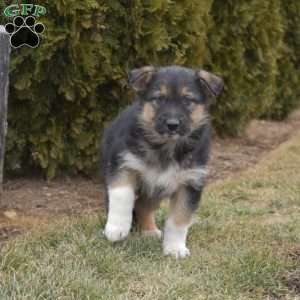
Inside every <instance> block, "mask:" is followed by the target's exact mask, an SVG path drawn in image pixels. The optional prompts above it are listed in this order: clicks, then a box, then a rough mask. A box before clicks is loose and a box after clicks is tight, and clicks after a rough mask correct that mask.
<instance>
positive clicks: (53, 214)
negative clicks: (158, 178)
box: [0, 111, 300, 244]
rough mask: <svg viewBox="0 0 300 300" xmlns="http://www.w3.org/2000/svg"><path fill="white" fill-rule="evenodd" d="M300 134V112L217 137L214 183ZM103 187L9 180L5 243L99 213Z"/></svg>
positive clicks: (1, 209) (1, 203)
mask: <svg viewBox="0 0 300 300" xmlns="http://www.w3.org/2000/svg"><path fill="white" fill-rule="evenodd" d="M297 133H300V111H298V112H296V113H294V114H293V115H291V116H290V118H288V119H287V120H286V121H284V122H272V121H258V120H255V121H253V122H251V123H250V125H249V127H248V129H247V130H246V134H245V135H244V136H242V137H238V138H225V139H220V138H215V139H214V144H213V149H212V155H211V161H210V165H209V169H210V175H209V183H211V182H213V181H216V180H221V179H224V178H226V177H228V176H232V175H234V174H236V173H237V172H239V171H241V170H244V169H247V168H249V167H250V166H253V165H254V164H256V163H258V162H259V161H260V160H261V159H262V158H263V157H264V156H265V155H266V154H267V153H268V152H269V151H271V150H273V149H274V148H276V147H277V146H278V145H279V144H281V143H283V142H285V141H287V140H288V139H289V138H290V137H291V136H292V135H295V134H297ZM102 204H103V186H102V184H101V183H100V182H96V181H95V180H87V179H83V178H72V179H71V178H60V179H57V180H54V181H52V182H50V183H49V182H46V181H44V180H42V179H28V178H21V179H14V180H6V182H5V184H4V192H3V194H2V197H1V199H0V244H1V241H5V240H7V239H8V238H9V237H13V236H16V235H18V234H20V233H23V232H25V231H27V230H28V229H30V228H32V227H35V226H39V225H38V224H40V223H41V222H51V220H53V219H57V218H59V217H62V216H74V215H75V216H76V215H81V214H84V215H86V214H94V213H99V212H100V211H101V209H102V207H103V205H102Z"/></svg>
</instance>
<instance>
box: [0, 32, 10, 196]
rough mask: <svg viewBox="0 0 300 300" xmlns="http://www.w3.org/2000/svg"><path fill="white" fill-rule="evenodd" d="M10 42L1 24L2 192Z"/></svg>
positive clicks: (0, 112)
mask: <svg viewBox="0 0 300 300" xmlns="http://www.w3.org/2000/svg"><path fill="white" fill-rule="evenodd" d="M9 55H10V43H9V35H8V34H7V33H6V32H5V29H4V27H3V26H0V194H1V192H2V183H3V166H4V153H5V135H6V130H7V96H8V73H9Z"/></svg>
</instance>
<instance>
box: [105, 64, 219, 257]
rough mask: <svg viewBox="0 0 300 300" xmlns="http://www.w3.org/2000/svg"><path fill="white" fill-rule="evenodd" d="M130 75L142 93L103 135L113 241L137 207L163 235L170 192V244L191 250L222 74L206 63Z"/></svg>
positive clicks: (146, 228)
mask: <svg viewBox="0 0 300 300" xmlns="http://www.w3.org/2000/svg"><path fill="white" fill-rule="evenodd" d="M129 82H130V84H131V86H132V87H133V88H134V90H135V91H136V100H135V102H134V103H133V104H132V105H130V106H129V107H128V108H127V109H126V110H125V111H123V112H121V114H120V115H119V116H118V117H117V118H116V119H115V120H114V121H113V122H112V124H111V125H110V126H109V127H108V128H107V129H106V130H105V131H104V134H103V139H102V167H103V173H104V178H105V186H106V194H107V202H108V203H107V206H108V207H107V208H108V216H107V223H106V226H105V229H104V234H105V236H106V237H107V239H108V240H110V241H112V242H115V241H119V240H123V239H125V238H126V237H127V235H128V233H129V231H130V229H131V225H132V218H133V212H134V213H135V216H136V220H137V224H138V226H139V227H140V230H141V231H142V232H143V233H145V234H147V235H154V236H158V237H160V236H161V232H160V230H159V229H158V228H157V227H156V224H155V215H154V213H155V210H156V209H157V208H158V207H159V204H160V202H161V200H162V199H169V203H170V213H169V216H168V219H167V221H166V224H165V228H164V234H163V251H164V254H165V255H173V256H175V257H176V258H178V257H185V256H187V255H189V254H190V251H189V249H188V248H187V247H186V238H187V233H188V228H189V226H190V225H191V222H192V215H193V213H194V212H195V210H196V209H197V207H198V205H199V202H200V198H201V193H202V190H203V186H204V180H205V175H206V165H207V162H208V156H209V148H210V140H211V126H210V121H209V115H208V108H209V104H210V102H211V99H212V98H214V97H216V96H217V95H219V94H220V92H221V90H222V87H223V81H222V79H221V78H219V77H218V76H216V75H213V74H211V73H209V72H206V71H204V70H192V69H188V68H183V67H179V66H168V67H161V68H156V67H153V66H146V67H143V68H140V69H135V70H133V71H131V72H130V74H129Z"/></svg>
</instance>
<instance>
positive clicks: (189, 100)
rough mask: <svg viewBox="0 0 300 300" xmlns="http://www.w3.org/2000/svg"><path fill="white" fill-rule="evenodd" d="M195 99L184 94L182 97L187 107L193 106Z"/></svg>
mask: <svg viewBox="0 0 300 300" xmlns="http://www.w3.org/2000/svg"><path fill="white" fill-rule="evenodd" d="M196 101H197V100H196V99H195V98H194V97H192V96H184V98H183V103H184V105H186V106H187V107H189V108H192V107H194V105H195V104H196Z"/></svg>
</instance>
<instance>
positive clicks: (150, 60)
mask: <svg viewBox="0 0 300 300" xmlns="http://www.w3.org/2000/svg"><path fill="white" fill-rule="evenodd" d="M6 2H7V4H8V2H9V1H6ZM6 2H5V3H6ZM42 4H43V5H44V6H45V7H47V11H48V13H47V15H46V16H45V17H43V18H41V19H40V20H39V21H41V22H43V23H44V24H45V25H46V32H45V33H44V36H43V39H42V42H41V44H40V46H39V47H38V48H37V49H29V48H21V49H19V50H13V51H12V64H11V74H10V80H11V85H10V99H9V131H8V140H7V155H6V168H7V170H14V169H16V168H20V167H21V168H22V169H27V168H28V169H30V170H32V169H39V170H42V171H43V173H45V174H46V175H47V177H48V178H52V177H53V176H55V174H57V172H58V171H59V170H64V171H70V172H74V173H76V172H84V173H90V172H91V171H93V170H95V169H97V168H98V159H99V153H98V152H99V143H100V135H101V131H102V128H103V126H105V124H106V123H107V122H108V121H109V120H111V119H112V118H113V117H114V116H115V115H116V114H117V113H118V111H120V110H121V109H122V108H124V106H126V105H127V104H128V103H130V101H131V99H132V92H131V90H130V88H129V87H128V84H127V75H126V74H127V72H128V71H129V70H130V69H132V68H134V67H138V66H142V65H145V64H154V65H166V64H180V65H186V66H190V67H193V68H199V67H201V66H204V67H205V68H207V69H208V70H212V71H214V72H216V73H218V74H220V75H221V76H223V77H224V79H225V83H226V86H225V90H224V94H223V95H222V97H221V98H220V99H218V101H217V103H216V105H215V106H214V107H213V117H214V124H215V127H216V128H217V130H218V132H220V133H226V134H228V133H229V134H237V133H239V132H241V131H242V130H243V128H244V126H245V125H246V123H247V122H248V121H249V120H250V119H251V118H253V117H260V116H268V117H269V116H270V117H276V118H281V117H283V116H285V115H286V114H287V113H288V112H289V111H290V110H291V109H293V108H294V107H296V106H297V105H298V104H299V99H300V97H299V87H300V84H299V72H297V68H298V70H299V57H300V55H299V51H300V38H299V37H300V29H299V26H300V25H299V24H300V22H299V16H300V5H299V4H298V3H297V1H292V0H288V1H283V0H274V1H260V0H251V1H237V0H232V1H221V0H200V1H199V0H183V1H174V0H153V1H141V0H132V1H121V0H111V1H106V0H85V1H72V0H57V1H50V0H45V1H43V3H42ZM0 21H1V22H2V23H5V22H7V21H8V20H7V19H5V18H4V17H3V16H2V17H1V18H0Z"/></svg>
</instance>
